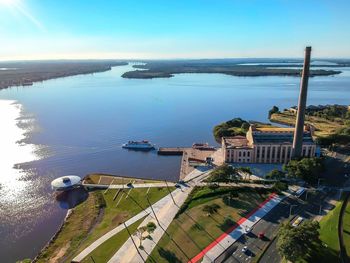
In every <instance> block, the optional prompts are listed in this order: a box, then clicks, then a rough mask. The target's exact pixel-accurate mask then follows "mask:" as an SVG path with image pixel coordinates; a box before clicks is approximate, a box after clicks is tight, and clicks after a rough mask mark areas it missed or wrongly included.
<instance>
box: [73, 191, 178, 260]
mask: <svg viewBox="0 0 350 263" xmlns="http://www.w3.org/2000/svg"><path fill="white" fill-rule="evenodd" d="M170 190H171V191H172V190H174V188H170ZM146 191H147V189H145V188H143V189H142V188H138V189H132V190H131V191H130V190H122V191H120V192H119V194H118V196H117V197H116V198H115V200H113V199H114V197H115V195H116V193H117V190H109V191H108V192H107V193H106V194H104V195H103V197H104V200H105V201H106V207H105V209H104V215H103V218H102V219H101V222H99V223H98V225H97V226H96V227H95V228H94V230H93V231H92V233H90V234H89V236H88V237H87V239H86V240H85V241H84V242H83V243H82V244H81V246H80V248H79V251H82V250H83V249H84V248H85V247H87V246H88V245H90V244H91V243H92V242H93V241H95V240H96V239H98V238H99V237H101V236H102V235H104V234H105V233H107V232H108V231H110V230H112V229H113V228H115V227H117V226H118V225H120V224H121V223H123V222H125V221H126V220H128V219H129V218H131V217H133V216H134V215H136V214H137V213H139V212H141V210H142V209H141V207H142V208H146V207H148V206H149V205H148V202H147V199H146ZM128 194H129V196H128V197H127V195H128ZM167 194H169V192H168V190H167V189H166V188H151V189H150V190H149V192H148V197H149V200H150V202H151V203H155V202H157V201H158V200H160V199H161V198H162V197H164V196H166V195H167ZM119 200H120V201H119ZM133 200H135V201H133ZM118 202H119V204H118V206H116V204H117V203H118ZM135 202H136V203H135ZM99 249H100V248H97V250H99ZM76 254H77V253H76Z"/></svg>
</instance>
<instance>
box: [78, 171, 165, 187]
mask: <svg viewBox="0 0 350 263" xmlns="http://www.w3.org/2000/svg"><path fill="white" fill-rule="evenodd" d="M84 180H85V181H86V183H90V184H105V185H109V184H111V183H112V182H113V184H127V183H129V182H131V183H135V184H143V183H155V182H161V183H162V182H163V181H157V180H149V179H141V178H131V177H120V176H111V175H108V174H98V173H95V174H89V175H88V176H86V177H85V178H84Z"/></svg>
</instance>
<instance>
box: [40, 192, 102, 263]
mask: <svg viewBox="0 0 350 263" xmlns="http://www.w3.org/2000/svg"><path fill="white" fill-rule="evenodd" d="M99 197H100V198H101V193H99V192H94V193H90V194H89V197H88V198H87V200H86V201H85V202H83V203H81V204H79V205H78V206H76V207H75V208H74V209H72V210H71V214H70V216H69V217H68V219H67V220H66V222H65V223H64V225H63V226H62V228H61V230H60V232H59V233H58V235H57V236H56V238H55V239H54V240H53V241H52V242H51V243H50V245H49V246H48V247H47V248H46V249H44V250H43V251H42V252H41V253H40V254H39V256H38V258H37V259H38V260H37V262H43V263H44V262H57V261H58V260H59V259H62V258H63V257H64V256H66V255H69V254H72V253H73V252H74V251H75V250H76V249H77V248H78V247H79V245H80V243H81V242H82V240H84V239H85V238H86V237H87V235H88V234H89V231H90V229H91V228H92V227H93V226H94V224H95V223H96V221H97V217H98V214H99V211H100V205H101V203H100V202H101V201H100V200H101V199H100V198H99ZM102 198H103V197H102Z"/></svg>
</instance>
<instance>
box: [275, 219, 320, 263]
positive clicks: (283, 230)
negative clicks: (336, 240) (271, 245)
mask: <svg viewBox="0 0 350 263" xmlns="http://www.w3.org/2000/svg"><path fill="white" fill-rule="evenodd" d="M319 229H320V226H319V223H318V222H317V221H310V220H306V221H304V222H303V223H301V224H300V225H299V226H298V227H293V226H291V225H290V223H289V222H287V223H284V224H282V225H281V227H280V229H279V231H278V240H277V249H278V252H279V253H280V255H281V256H282V257H284V258H285V259H287V260H289V261H291V262H296V261H298V260H301V259H306V258H307V257H308V256H309V255H310V253H311V252H312V251H313V249H315V248H316V247H318V246H320V245H321V241H320V239H319V233H318V231H319Z"/></svg>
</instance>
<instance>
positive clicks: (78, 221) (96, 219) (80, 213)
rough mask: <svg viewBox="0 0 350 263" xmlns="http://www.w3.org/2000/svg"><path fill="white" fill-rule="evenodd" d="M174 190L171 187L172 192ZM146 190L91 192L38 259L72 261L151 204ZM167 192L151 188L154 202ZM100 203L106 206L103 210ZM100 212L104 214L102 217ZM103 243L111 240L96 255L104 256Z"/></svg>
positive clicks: (98, 249)
mask: <svg viewBox="0 0 350 263" xmlns="http://www.w3.org/2000/svg"><path fill="white" fill-rule="evenodd" d="M174 189H175V188H174V187H170V191H173V190H174ZM147 190H148V189H147V188H137V189H131V190H130V189H125V190H120V191H119V192H118V190H115V189H113V190H108V191H107V192H106V191H105V190H97V191H93V192H90V193H89V197H88V199H87V200H85V202H83V203H81V204H80V205H78V206H76V207H75V208H74V209H73V210H72V211H73V213H72V215H71V216H70V217H69V219H68V221H67V222H66V223H65V224H64V226H63V228H62V229H61V231H60V233H59V234H58V236H57V239H56V240H55V241H54V242H53V243H52V244H51V245H50V246H49V247H48V248H47V249H45V250H44V251H43V253H42V254H41V257H40V261H39V262H56V261H57V260H58V259H62V258H65V259H66V261H67V262H68V261H70V260H71V259H73V258H74V256H75V255H77V254H78V253H79V252H80V251H82V250H83V249H84V248H86V247H87V246H88V245H90V244H91V243H92V242H94V241H95V240H97V239H98V238H99V237H101V236H102V235H104V234H105V233H107V232H108V231H110V230H112V229H113V228H115V227H117V226H118V225H120V224H121V223H123V222H125V221H126V220H128V219H129V218H131V217H132V216H134V215H136V214H137V213H139V212H140V211H141V210H142V208H146V207H148V206H149V205H148V202H147V199H146V192H147ZM117 192H118V195H117ZM168 194H169V192H168V190H167V189H166V188H151V189H150V190H149V191H148V197H149V200H150V202H151V203H155V202H157V201H158V200H160V199H161V198H162V197H164V196H166V195H168ZM117 203H118V206H117ZM101 204H103V205H105V207H104V208H102V209H101V210H100V209H99V207H100V206H101ZM99 213H101V214H100V216H99ZM113 240H114V239H113ZM106 243H107V242H106ZM104 246H107V247H109V246H110V243H107V244H103V245H102V246H101V248H97V249H96V250H97V251H96V256H97V258H100V255H102V253H101V252H100V251H102V250H103V249H105V247H104ZM112 247H113V246H110V249H109V250H108V251H113V249H112ZM116 247H117V245H116ZM112 255H113V254H112ZM101 262H103V261H101Z"/></svg>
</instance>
